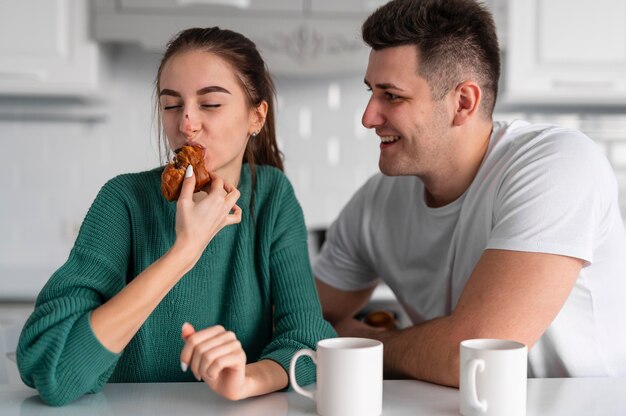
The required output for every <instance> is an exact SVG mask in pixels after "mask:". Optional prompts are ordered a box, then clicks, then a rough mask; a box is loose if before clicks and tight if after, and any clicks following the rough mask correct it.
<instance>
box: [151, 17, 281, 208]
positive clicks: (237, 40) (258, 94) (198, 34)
mask: <svg viewBox="0 0 626 416" xmlns="http://www.w3.org/2000/svg"><path fill="white" fill-rule="evenodd" d="M196 50H199V51H204V52H209V53H213V54H215V55H217V56H219V57H220V58H222V59H223V60H225V61H226V62H228V63H229V64H230V66H231V67H232V68H233V70H234V71H235V73H236V75H237V78H238V79H239V81H240V83H241V86H242V87H243V90H244V92H245V94H246V99H247V102H248V105H249V106H250V108H256V107H258V106H259V105H260V104H261V103H262V102H263V101H265V102H267V115H266V118H265V124H264V125H263V128H261V130H260V131H259V132H258V133H257V135H256V137H250V139H249V140H248V145H247V146H246V151H245V156H244V161H245V162H247V163H248V164H249V166H250V171H251V176H252V190H251V197H250V198H251V199H250V208H252V206H253V203H254V185H255V183H256V169H255V165H257V164H258V165H270V166H274V167H276V168H278V169H280V170H281V171H282V170H283V155H282V153H281V152H280V150H278V145H277V144H276V125H275V121H274V114H275V111H274V96H275V95H276V89H275V87H274V82H273V81H272V78H271V76H270V74H269V71H268V69H267V66H266V65H265V61H263V58H262V57H261V54H260V53H259V51H258V50H257V47H256V45H255V44H254V42H252V41H251V40H250V39H248V38H247V37H245V36H244V35H242V34H240V33H237V32H233V31H232V30H228V29H220V28H219V27H209V28H190V29H186V30H183V31H181V32H179V33H178V34H177V35H175V36H174V37H173V38H172V39H171V40H170V42H169V43H168V44H167V47H166V49H165V53H164V54H163V58H162V59H161V64H160V65H159V69H158V71H157V75H156V81H155V86H156V88H155V94H156V100H155V101H156V107H155V108H156V114H157V115H158V117H157V123H158V135H159V138H160V139H161V140H160V143H161V145H162V146H164V149H165V155H164V154H163V153H162V152H160V154H161V158H162V159H163V158H164V156H166V157H165V160H164V162H166V161H167V159H169V156H171V153H170V151H171V149H169V146H168V145H167V141H166V140H165V134H164V133H163V131H162V126H161V117H160V115H161V109H160V106H159V104H158V103H159V91H160V85H159V80H160V78H161V73H162V71H163V68H164V67H165V64H166V63H167V62H168V61H169V59H170V58H171V57H172V56H174V55H176V54H179V53H184V52H189V51H196ZM161 149H163V148H161Z"/></svg>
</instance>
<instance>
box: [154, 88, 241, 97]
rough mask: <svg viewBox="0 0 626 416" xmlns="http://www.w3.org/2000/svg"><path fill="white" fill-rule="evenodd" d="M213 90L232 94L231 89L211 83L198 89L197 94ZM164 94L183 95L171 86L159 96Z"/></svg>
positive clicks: (164, 89)
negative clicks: (171, 88)
mask: <svg viewBox="0 0 626 416" xmlns="http://www.w3.org/2000/svg"><path fill="white" fill-rule="evenodd" d="M212 92H221V93H224V94H230V91H228V90H227V89H226V88H223V87H220V86H217V85H210V86H208V87H204V88H200V89H199V90H198V91H196V94H198V95H204V94H209V93H212ZM162 95H171V96H172V97H180V96H181V95H180V93H179V92H178V91H174V90H170V89H169V88H163V89H162V90H161V92H159V97H160V96H162Z"/></svg>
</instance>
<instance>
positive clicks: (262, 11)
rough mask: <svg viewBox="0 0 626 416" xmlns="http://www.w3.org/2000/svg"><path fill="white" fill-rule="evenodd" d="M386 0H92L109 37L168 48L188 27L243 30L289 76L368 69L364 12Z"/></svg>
mask: <svg viewBox="0 0 626 416" xmlns="http://www.w3.org/2000/svg"><path fill="white" fill-rule="evenodd" d="M383 3H385V0H342V1H336V0H332V1H331V0H231V1H225V0H117V1H112V0H92V6H93V7H92V12H93V19H92V22H93V33H94V36H95V38H96V39H97V40H98V41H100V42H105V43H134V44H139V45H141V46H142V47H144V48H147V49H149V50H155V51H158V52H162V51H163V49H164V47H165V45H166V42H167V41H168V40H169V39H170V38H171V37H172V36H173V35H174V34H176V33H177V32H179V31H180V30H183V29H186V28H189V27H208V26H219V27H222V28H225V29H231V30H235V31H237V32H241V33H243V34H244V35H246V36H247V37H249V38H250V39H252V40H253V41H254V42H255V43H256V44H257V46H258V47H259V50H260V51H261V53H262V55H263V57H264V58H265V61H266V62H267V64H268V67H269V68H270V70H271V72H273V73H276V74H287V75H323V74H340V73H363V72H364V71H365V67H366V65H367V58H368V53H369V49H368V48H367V47H366V45H365V44H364V43H363V41H362V40H361V35H360V27H361V24H362V23H363V21H364V20H365V18H366V17H367V16H368V15H369V14H370V13H371V12H372V11H373V10H374V9H375V8H376V7H377V6H379V5H381V4H383Z"/></svg>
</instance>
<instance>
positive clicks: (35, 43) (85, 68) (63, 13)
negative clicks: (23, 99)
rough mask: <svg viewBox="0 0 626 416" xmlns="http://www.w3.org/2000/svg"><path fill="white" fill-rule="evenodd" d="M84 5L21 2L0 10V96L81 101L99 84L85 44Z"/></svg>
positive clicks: (94, 53)
mask: <svg viewBox="0 0 626 416" xmlns="http://www.w3.org/2000/svg"><path fill="white" fill-rule="evenodd" d="M87 23H88V13H87V0H19V1H3V2H2V5H0V57H1V58H0V94H5V95H51V94H54V95H57V94H58V95H69V96H71V95H83V94H89V93H92V92H93V91H94V89H95V88H96V86H97V79H98V48H97V46H96V44H95V43H94V42H91V41H89V40H88V28H87Z"/></svg>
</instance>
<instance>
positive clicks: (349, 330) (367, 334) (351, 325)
mask: <svg viewBox="0 0 626 416" xmlns="http://www.w3.org/2000/svg"><path fill="white" fill-rule="evenodd" d="M334 327H335V331H337V335H339V336H340V337H359V338H372V339H380V336H381V335H382V333H383V332H391V331H386V330H385V329H384V328H381V327H375V326H371V325H368V324H366V323H364V322H362V321H359V320H357V319H353V318H348V319H344V320H342V321H339V322H337V323H335V325H334Z"/></svg>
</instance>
